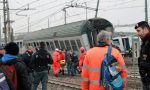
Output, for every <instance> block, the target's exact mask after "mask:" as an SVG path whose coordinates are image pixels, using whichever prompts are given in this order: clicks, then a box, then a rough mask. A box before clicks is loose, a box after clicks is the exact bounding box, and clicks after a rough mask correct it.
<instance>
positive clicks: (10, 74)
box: [0, 63, 18, 90]
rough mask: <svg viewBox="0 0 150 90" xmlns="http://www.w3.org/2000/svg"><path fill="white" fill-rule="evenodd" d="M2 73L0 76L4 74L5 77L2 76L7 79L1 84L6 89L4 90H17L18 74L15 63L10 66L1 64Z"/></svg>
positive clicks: (0, 70)
mask: <svg viewBox="0 0 150 90" xmlns="http://www.w3.org/2000/svg"><path fill="white" fill-rule="evenodd" d="M0 72H1V73H0V75H1V74H4V76H3V75H2V76H3V78H6V79H5V81H3V82H2V83H1V84H0V87H4V89H2V90H17V85H18V83H17V73H16V69H15V65H14V63H13V64H9V65H7V64H3V63H1V64H0ZM7 84H8V85H7ZM8 86H9V87H8ZM8 88H9V89H8Z"/></svg>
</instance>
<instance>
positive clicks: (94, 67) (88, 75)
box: [81, 31, 127, 90]
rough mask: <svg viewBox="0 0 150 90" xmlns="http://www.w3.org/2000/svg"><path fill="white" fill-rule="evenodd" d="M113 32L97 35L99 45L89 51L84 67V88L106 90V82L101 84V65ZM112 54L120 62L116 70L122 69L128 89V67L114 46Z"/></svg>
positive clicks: (86, 89)
mask: <svg viewBox="0 0 150 90" xmlns="http://www.w3.org/2000/svg"><path fill="white" fill-rule="evenodd" d="M111 37H112V33H111V32H108V31H101V32H100V33H99V34H98V35H97V42H98V44H97V45H98V46H97V47H93V48H91V49H90V50H88V51H87V53H86V56H85V59H84V62H83V67H82V74H81V75H82V78H83V80H82V90H105V86H104V84H100V82H99V81H100V78H101V69H104V68H101V65H102V61H103V59H104V56H105V54H106V53H107V51H108V47H109V45H111V43H112V42H111ZM111 55H112V56H114V57H115V59H116V60H117V61H118V62H119V67H117V69H116V70H120V71H122V73H121V77H122V78H123V82H124V90H125V89H126V83H127V81H126V78H127V69H126V68H125V62H124V59H123V57H122V55H121V53H120V52H119V51H118V50H117V49H116V48H113V47H112V52H111Z"/></svg>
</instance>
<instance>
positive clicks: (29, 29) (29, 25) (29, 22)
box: [28, 17, 30, 32]
mask: <svg viewBox="0 0 150 90" xmlns="http://www.w3.org/2000/svg"><path fill="white" fill-rule="evenodd" d="M29 31H30V17H28V32H29Z"/></svg>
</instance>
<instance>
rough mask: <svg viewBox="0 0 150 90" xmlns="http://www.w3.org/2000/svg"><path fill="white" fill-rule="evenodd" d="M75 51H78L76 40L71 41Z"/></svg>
mask: <svg viewBox="0 0 150 90" xmlns="http://www.w3.org/2000/svg"><path fill="white" fill-rule="evenodd" d="M70 42H71V46H72V49H73V51H78V48H77V45H76V42H75V40H70Z"/></svg>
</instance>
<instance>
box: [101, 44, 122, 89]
mask: <svg viewBox="0 0 150 90" xmlns="http://www.w3.org/2000/svg"><path fill="white" fill-rule="evenodd" d="M111 51H112V46H109V47H108V53H107V54H105V57H104V60H103V61H102V65H101V77H100V84H104V86H105V90H110V88H112V89H113V90H123V88H124V84H123V79H122V77H121V73H122V71H117V70H116V67H117V66H118V65H119V62H117V60H116V59H115V58H114V56H112V55H111Z"/></svg>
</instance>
